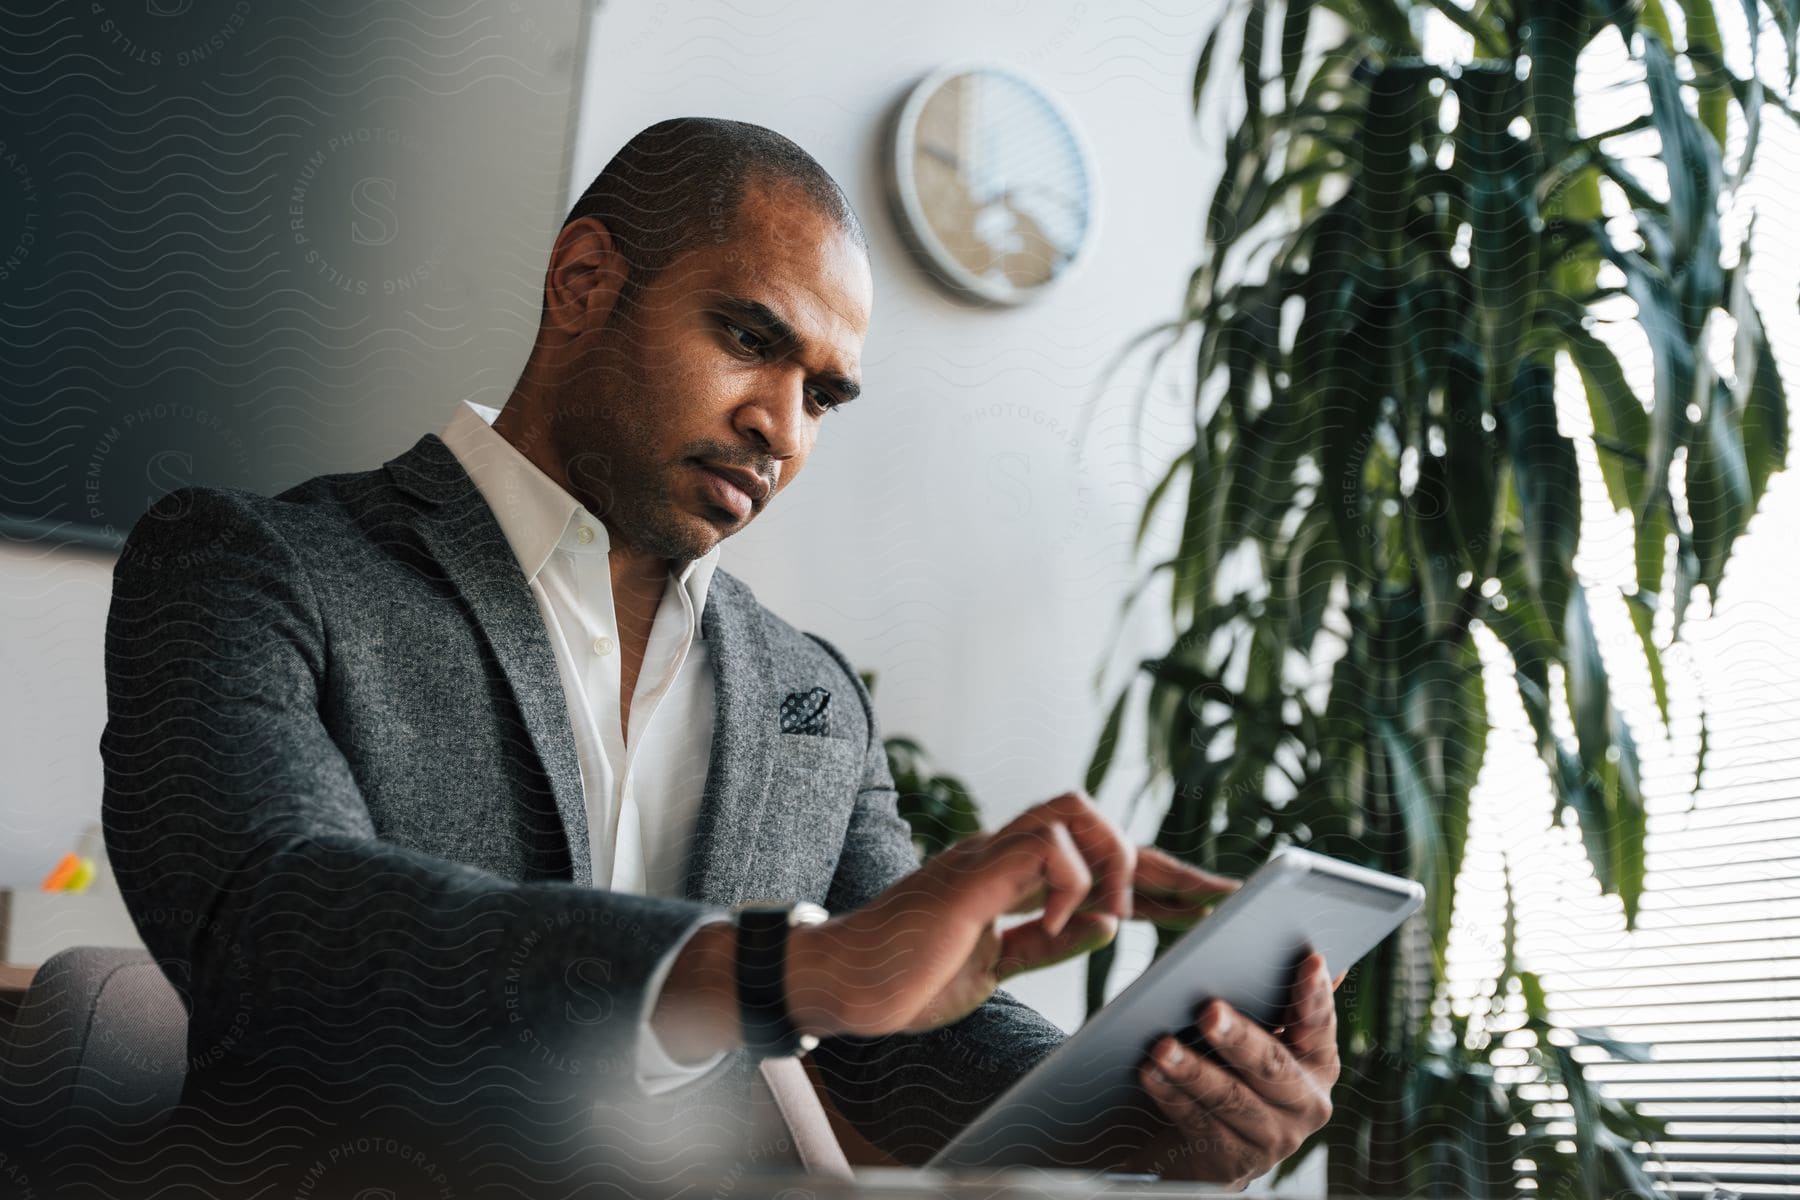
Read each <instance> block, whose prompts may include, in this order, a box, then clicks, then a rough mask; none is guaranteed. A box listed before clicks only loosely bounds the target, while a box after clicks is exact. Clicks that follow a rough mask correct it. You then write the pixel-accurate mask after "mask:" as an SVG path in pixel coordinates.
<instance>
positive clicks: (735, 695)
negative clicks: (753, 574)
mask: <svg viewBox="0 0 1800 1200" xmlns="http://www.w3.org/2000/svg"><path fill="white" fill-rule="evenodd" d="M700 631H701V635H702V636H703V637H705V639H706V647H707V652H708V655H709V656H710V657H711V659H712V666H713V684H714V693H715V696H716V704H715V715H714V719H713V740H712V753H711V758H710V760H709V762H708V766H707V772H706V790H705V792H704V793H703V794H702V796H701V800H700V812H699V815H698V818H697V819H696V821H695V823H694V837H693V841H692V842H691V843H690V844H689V846H688V860H687V864H688V865H687V875H686V880H685V882H684V885H683V892H684V894H685V895H686V896H687V898H688V899H690V900H698V901H702V902H704V903H708V904H717V905H722V906H726V907H729V906H731V905H733V904H737V903H739V902H740V901H742V900H745V899H762V898H763V897H760V896H751V895H749V889H750V887H751V885H752V882H753V881H754V879H755V878H756V876H755V873H754V872H755V864H754V863H753V862H751V861H750V858H751V854H752V848H753V847H754V846H755V845H756V836H757V831H758V830H759V829H760V828H761V826H762V823H763V818H764V811H765V810H766V809H767V807H768V803H769V780H770V778H771V776H772V775H773V773H774V769H775V734H776V730H777V725H776V700H777V697H776V696H775V660H774V656H773V655H772V654H771V653H770V651H769V639H768V634H767V632H766V631H765V630H764V628H763V622H762V614H761V611H760V609H759V606H758V605H757V603H756V598H755V596H753V595H752V594H751V593H750V590H749V589H748V588H746V587H745V586H744V585H743V584H741V583H739V582H738V581H737V580H736V579H734V578H732V577H731V576H730V575H727V574H726V573H725V572H723V571H718V572H715V573H714V574H713V578H712V583H711V585H710V586H709V587H708V588H707V593H706V609H705V611H703V612H702V613H701V614H700Z"/></svg>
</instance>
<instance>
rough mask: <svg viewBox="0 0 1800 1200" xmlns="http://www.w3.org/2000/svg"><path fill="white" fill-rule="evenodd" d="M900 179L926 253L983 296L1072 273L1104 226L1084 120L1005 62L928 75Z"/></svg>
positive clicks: (900, 138)
mask: <svg viewBox="0 0 1800 1200" xmlns="http://www.w3.org/2000/svg"><path fill="white" fill-rule="evenodd" d="M892 178H893V183H894V191H895V196H894V201H895V208H896V211H897V215H898V217H899V219H900V224H901V227H902V229H903V230H904V231H905V232H906V234H907V236H908V238H909V240H910V241H911V242H912V243H913V245H914V247H915V249H917V250H918V251H919V252H920V254H921V255H922V256H923V257H924V259H925V260H926V262H927V264H928V265H929V266H930V267H931V268H932V269H933V271H934V273H935V274H936V275H937V276H938V277H939V278H940V279H941V280H942V281H943V282H944V283H946V284H948V285H949V286H950V287H951V288H953V289H954V290H956V291H957V292H958V293H960V294H962V295H965V296H969V297H972V298H975V299H980V300H987V301H992V302H996V303H1008V304H1016V303H1020V302H1022V301H1024V300H1026V299H1028V298H1029V297H1030V296H1031V295H1033V294H1034V293H1036V292H1037V291H1039V290H1041V289H1042V288H1044V287H1046V286H1048V285H1049V284H1051V283H1052V282H1054V281H1055V280H1056V279H1058V278H1059V277H1061V276H1063V275H1064V274H1066V273H1067V272H1068V271H1069V269H1070V268H1071V267H1072V266H1073V265H1074V264H1075V262H1076V261H1077V260H1078V259H1079V258H1080V256H1081V253H1082V251H1083V250H1084V249H1085V248H1086V246H1087V244H1088V242H1089V240H1090V239H1091V237H1092V234H1093V228H1094V199H1095V197H1094V184H1093V177H1092V171H1091V165H1090V161H1089V156H1088V154H1087V152H1086V149H1085V147H1084V145H1083V143H1082V140H1081V137H1080V135H1079V134H1078V133H1077V131H1076V129H1075V126H1074V123H1073V122H1072V120H1071V119H1070V118H1069V117H1068V115H1067V114H1066V113H1065V112H1064V111H1063V109H1062V108H1061V106H1060V105H1058V104H1057V103H1056V102H1055V101H1054V100H1052V99H1051V98H1050V96H1049V95H1048V94H1047V93H1045V92H1043V91H1042V90H1040V89H1039V88H1038V87H1037V86H1036V85H1034V84H1032V83H1031V82H1030V81H1028V80H1026V79H1024V78H1023V77H1021V76H1020V75H1018V74H1017V73H1015V72H1013V71H1011V70H1009V69H1006V68H1003V67H995V66H977V67H967V68H956V69H951V70H947V71H941V72H938V73H937V74H934V75H932V76H930V77H928V78H927V79H926V80H925V81H924V82H922V83H920V84H919V85H918V87H916V88H915V89H914V90H913V92H912V94H911V95H910V96H909V97H908V98H907V101H906V103H905V105H904V106H903V108H902V110H901V113H900V117H899V120H898V121H897V123H896V126H895V135H894V146H893V163H892Z"/></svg>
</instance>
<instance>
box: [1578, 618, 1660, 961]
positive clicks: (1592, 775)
mask: <svg viewBox="0 0 1800 1200" xmlns="http://www.w3.org/2000/svg"><path fill="white" fill-rule="evenodd" d="M1563 638H1564V643H1565V644H1566V645H1567V647H1568V655H1569V660H1568V689H1569V712H1570V715H1571V716H1573V718H1574V721H1575V733H1576V739H1577V742H1578V744H1579V745H1580V748H1581V766H1582V771H1583V775H1584V777H1585V779H1586V781H1587V782H1586V786H1584V787H1583V788H1582V796H1581V800H1582V802H1581V803H1578V804H1577V807H1576V815H1577V816H1578V817H1580V819H1581V833H1582V839H1583V841H1584V842H1585V843H1586V844H1587V846H1588V853H1589V857H1590V858H1592V859H1594V865H1595V873H1596V875H1597V876H1598V877H1599V879H1600V886H1601V888H1602V890H1604V891H1607V892H1614V893H1617V895H1618V896H1619V899H1620V900H1621V901H1622V902H1623V904H1624V906H1625V923H1626V927H1627V928H1631V927H1633V926H1634V925H1635V924H1636V921H1637V911H1638V902H1639V900H1640V898H1641V897H1642V895H1643V890H1644V832H1645V821H1646V817H1645V812H1644V797H1643V790H1642V786H1641V783H1640V775H1639V769H1638V753H1637V743H1636V741H1635V740H1634V739H1633V738H1632V736H1631V727H1630V726H1629V725H1627V724H1626V722H1625V719H1624V717H1623V716H1622V715H1620V713H1619V711H1618V709H1617V708H1616V707H1615V706H1614V704H1613V701H1612V688H1611V684H1610V682H1609V681H1608V678H1607V673H1606V664H1605V662H1604V661H1603V660H1602V659H1601V657H1600V643H1599V640H1598V639H1597V638H1596V637H1595V635H1594V625H1593V620H1592V618H1591V617H1590V616H1589V613H1588V605H1587V596H1586V594H1585V593H1583V592H1582V591H1581V590H1580V589H1579V588H1577V589H1576V590H1575V592H1574V593H1573V594H1572V595H1571V596H1570V597H1569V608H1568V617H1567V622H1566V625H1565V628H1564V630H1563ZM1600 844H1603V845H1604V850H1603V852H1602V853H1600V854H1598V855H1596V853H1595V850H1596V847H1597V845H1600ZM1602 862H1604V863H1605V865H1606V867H1607V870H1606V871H1605V872H1602V871H1601V870H1600V866H1601V863H1602Z"/></svg>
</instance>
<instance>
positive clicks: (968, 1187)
mask: <svg viewBox="0 0 1800 1200" xmlns="http://www.w3.org/2000/svg"><path fill="white" fill-rule="evenodd" d="M726 1182H727V1181H725V1180H721V1181H720V1184H721V1186H722V1187H724V1186H725V1185H726ZM1226 1194H1231V1195H1236V1196H1239V1197H1240V1198H1241V1200H1264V1198H1265V1197H1266V1195H1267V1194H1266V1193H1255V1192H1239V1193H1226V1192H1225V1191H1224V1189H1222V1188H1218V1187H1213V1186H1209V1185H1206V1184H1194V1183H1165V1182H1163V1181H1161V1180H1151V1179H1142V1180H1140V1179H1127V1178H1123V1177H1099V1178H1096V1177H1095V1176H1092V1175H1086V1174H1083V1173H1081V1172H1078V1171H1040V1170H1030V1169H1016V1168H1015V1169H1009V1170H1004V1171H995V1172H993V1173H991V1174H985V1175H971V1174H967V1173H964V1174H960V1175H955V1176H952V1175H946V1174H943V1173H941V1172H936V1171H930V1170H911V1169H908V1168H903V1167H863V1168H859V1169H858V1170H857V1171H856V1180H855V1182H853V1183H852V1182H848V1181H842V1180H835V1179H828V1178H824V1177H821V1176H818V1175H805V1174H798V1173H794V1174H787V1173H780V1174H778V1173H763V1174H747V1175H743V1176H741V1177H739V1178H738V1179H736V1180H734V1181H731V1182H730V1184H729V1195H730V1196H731V1198H732V1200H1075V1198H1076V1197H1089V1196H1095V1197H1105V1198H1106V1200H1168V1197H1171V1196H1188V1197H1192V1196H1205V1195H1226Z"/></svg>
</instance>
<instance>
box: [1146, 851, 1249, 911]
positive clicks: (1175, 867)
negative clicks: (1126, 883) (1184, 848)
mask: <svg viewBox="0 0 1800 1200" xmlns="http://www.w3.org/2000/svg"><path fill="white" fill-rule="evenodd" d="M1132 884H1133V886H1134V887H1135V889H1136V890H1137V891H1138V892H1140V893H1142V894H1143V895H1145V896H1147V897H1152V898H1156V899H1181V900H1195V901H1198V900H1203V899H1206V898H1211V899H1214V900H1216V899H1218V898H1219V897H1220V896H1229V895H1230V894H1231V893H1233V892H1235V891H1237V890H1238V888H1239V887H1241V886H1242V882H1241V881H1240V880H1236V879H1233V878H1231V877H1230V876H1229V875H1218V874H1214V873H1213V872H1211V871H1203V870H1201V869H1200V868H1199V867H1196V866H1194V865H1193V864H1192V863H1186V862H1183V861H1181V860H1180V859H1179V858H1176V857H1175V856H1174V855H1173V854H1170V853H1169V852H1168V851H1166V850H1161V849H1158V848H1157V847H1155V846H1139V847H1138V852H1137V869H1136V871H1135V872H1134V875H1133V879H1132Z"/></svg>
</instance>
